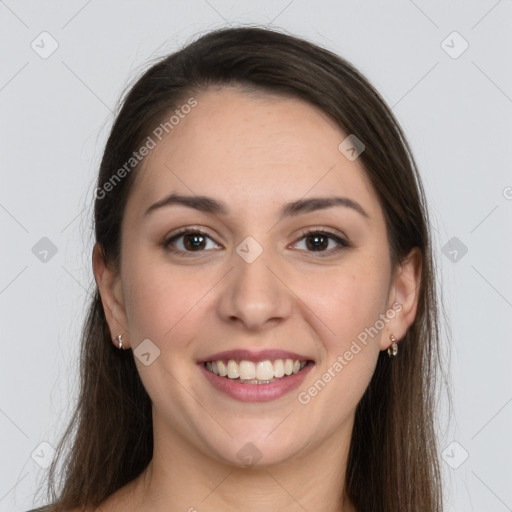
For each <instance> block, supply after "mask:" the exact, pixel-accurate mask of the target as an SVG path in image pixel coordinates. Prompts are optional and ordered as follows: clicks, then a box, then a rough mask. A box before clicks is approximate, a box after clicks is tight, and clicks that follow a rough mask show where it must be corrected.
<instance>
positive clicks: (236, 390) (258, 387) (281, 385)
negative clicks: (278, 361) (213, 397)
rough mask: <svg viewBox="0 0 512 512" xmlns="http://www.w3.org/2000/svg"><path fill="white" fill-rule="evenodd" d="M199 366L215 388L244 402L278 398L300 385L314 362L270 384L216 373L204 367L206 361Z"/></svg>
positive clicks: (267, 400) (266, 400)
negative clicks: (242, 380) (247, 381)
mask: <svg viewBox="0 0 512 512" xmlns="http://www.w3.org/2000/svg"><path fill="white" fill-rule="evenodd" d="M199 367H200V369H201V370H202V372H203V374H204V375H205V377H206V378H207V379H208V381H209V382H210V383H211V384H212V386H213V387H214V388H216V389H218V390H219V391H222V392H223V393H225V394H226V395H228V396H230V397H231V398H234V399H236V400H240V401H242V402H269V401H271V400H277V399H278V398H281V397H282V396H284V395H286V394H287V393H289V392H290V391H293V390H294V389H296V388H297V387H299V385H300V384H301V383H302V381H303V380H304V378H305V377H306V375H307V373H308V372H309V370H311V368H312V367H313V364H312V363H311V362H308V364H307V365H306V366H305V367H304V368H303V369H302V370H301V371H300V372H299V373H293V374H292V375H289V376H287V377H282V378H280V379H279V380H276V381H275V382H270V383H269V384H242V383H241V382H240V381H237V380H233V379H228V378H227V377H220V376H218V375H215V373H212V372H210V371H208V370H207V369H206V368H205V367H204V363H200V364H199Z"/></svg>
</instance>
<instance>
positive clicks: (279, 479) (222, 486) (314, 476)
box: [120, 418, 356, 512]
mask: <svg viewBox="0 0 512 512" xmlns="http://www.w3.org/2000/svg"><path fill="white" fill-rule="evenodd" d="M352 425H353V418H351V421H350V422H347V424H346V425H344V428H343V429H341V431H340V432H336V433H335V434H333V435H332V436H331V437H330V438H329V439H327V440H323V441H322V443H321V444H319V445H316V446H312V445H313V442H311V443H310V444H309V445H308V446H307V447H306V448H305V449H304V450H302V452H301V453H298V454H297V455H296V456H294V457H293V458H291V459H290V460H287V461H285V462H282V463H280V464H275V465H271V466H266V467H257V466H255V467H250V468H239V467H235V466H232V465H229V464H226V463H224V462H221V461H219V460H217V459H213V458H211V457H208V456H206V455H205V454H204V453H202V452H200V451H198V450H196V449H194V448H193V447H191V446H190V445H189V444H188V443H187V442H186V441H185V440H184V439H183V438H180V436H178V435H176V433H174V435H170V433H169V431H168V430H165V429H163V428H162V429H160V428H158V426H157V425H155V424H154V429H155V430H154V456H153V459H152V461H151V463H150V464H149V466H148V467H147V468H146V470H145V471H144V472H143V473H142V474H141V475H140V477H138V478H137V480H136V481H134V482H133V484H131V485H130V492H129V497H128V496H126V502H125V503H123V504H122V507H121V508H120V510H121V509H122V510H131V508H130V507H129V506H126V505H128V504H130V506H134V508H133V509H134V510H135V509H136V510H138V511H146V510H148V511H149V510H151V511H153V512H157V511H158V512H160V511H162V512H163V511H169V510H173V511H174V510H177V511H183V512H210V511H212V512H213V511H218V510H223V511H226V512H234V511H237V512H238V511H240V510H244V511H246V512H257V511H258V512H259V511H261V510H286V511H287V512H288V511H289V512H295V511H297V512H304V510H307V511H308V512H356V511H355V508H354V507H353V505H352V504H351V503H349V502H348V501H347V500H346V499H345V498H344V491H343V490H344V481H345V472H346V466H347V459H348V451H349V447H350V436H351V431H352ZM135 504H136V505H135Z"/></svg>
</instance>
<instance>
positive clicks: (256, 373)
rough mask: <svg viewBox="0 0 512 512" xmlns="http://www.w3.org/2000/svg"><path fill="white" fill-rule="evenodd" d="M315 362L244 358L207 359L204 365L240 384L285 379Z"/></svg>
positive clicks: (220, 375) (266, 382)
mask: <svg viewBox="0 0 512 512" xmlns="http://www.w3.org/2000/svg"><path fill="white" fill-rule="evenodd" d="M308 363H309V364H313V361H309V360H305V361H300V360H298V359H274V360H270V359H267V360H265V361H258V362H257V363H254V362H252V361H247V360H244V359H242V360H241V361H236V360H234V359H229V360H227V361H224V360H218V361H205V362H204V367H205V368H206V370H207V371H209V372H211V373H213V374H215V375H217V376H218V377H224V378H226V379H230V380H234V381H237V382H239V383H240V384H270V383H271V382H277V381H279V380H281V379H285V378H287V377H289V376H290V375H294V374H297V373H299V372H300V371H302V370H303V369H304V368H305V367H306V365H308Z"/></svg>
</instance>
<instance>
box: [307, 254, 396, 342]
mask: <svg viewBox="0 0 512 512" xmlns="http://www.w3.org/2000/svg"><path fill="white" fill-rule="evenodd" d="M388 276H389V269H387V268H386V267H385V265H382V264H380V265H378V264H376V262H371V263H368V264H363V262H362V260H361V263H357V264H352V265H350V264H347V265H346V266H344V267H340V268H337V269H333V270H332V271H331V272H328V273H325V274H322V275H318V274H317V275H315V276H314V278H311V279H309V280H308V283H305V284H306V286H305V287H304V288H303V290H304V293H303V296H304V297H308V299H307V301H308V306H309V307H310V308H311V309H312V310H313V311H314V312H315V314H316V316H317V323H318V322H320V321H323V322H324V324H325V329H326V330H327V332H329V333H330V336H329V345H333V346H334V347H335V348H343V347H344V346H345V345H346V344H347V343H348V344H350V342H351V341H352V340H353V339H354V338H357V336H358V335H359V334H360V333H361V332H364V331H365V329H367V328H369V327H371V326H373V325H374V324H375V322H376V321H378V319H379V315H380V314H382V313H384V312H385V308H386V304H387V301H388V293H389V279H388Z"/></svg>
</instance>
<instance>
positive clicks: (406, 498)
mask: <svg viewBox="0 0 512 512" xmlns="http://www.w3.org/2000/svg"><path fill="white" fill-rule="evenodd" d="M228 85H239V86H242V87H245V88H248V89H252V90H259V91H261V92H263V93H264V92H268V93H273V94H284V95H288V96H291V97H296V98H301V99H302V100H304V101H306V102H308V103H310V104H312V105H315V106H316V107H319V108H320V109H321V110H322V111H324V112H325V113H327V114H328V115H330V116H331V117H332V118H333V119H334V120H335V121H336V122H337V123H338V125H339V126H340V128H341V129H342V130H343V131H344V132H345V133H346V134H355V135H356V136H357V137H358V138H359V139H360V140H361V141H363V142H364V144H365V146H366V148H365V150H364V152H363V153H362V154H361V155H360V157H359V158H360V161H361V162H362V164H363V166H364V168H365V170H366V173H367V175H368V177H369V179H370V180H371V182H372V183H373V186H374V188H375V190H376V192H377V194H378V197H379V200H380V202H381V205H382V208H383V211H384V214H385V219H386V223H387V229H388V238H389V245H390V252H391V258H392V262H393V265H395V268H396V265H398V264H399V263H400V262H401V260H402V259H403V258H404V257H405V256H406V255H407V254H408V253H409V251H410V250H411V249H412V248H414V247H418V248H419V250H420V251H421V253H422V255H423V266H422V275H421V287H420V294H419V304H418V310H417V315H416V318H415V321H414V323H413V324H412V325H411V327H410V328H409V330H408V332H407V334H406V336H405V337H404V338H403V339H402V340H401V342H400V351H399V354H398V356H397V357H396V358H395V359H393V360H391V359H389V358H388V355H387V354H386V353H385V352H381V353H380V355H379V358H378V362H377V367H376V370H375V373H374V375H373V377H372V379H371V382H370V384H369V386H368V388H367V390H366V392H365V394H364V396H363V398H362V399H361V401H360V403H359V404H358V406H357V410H356V417H355V424H354V429H353V434H352V440H351V446H350V453H349V459H348V467H347V477H346V492H347V495H348V497H349V498H350V500H351V501H352V502H353V503H354V505H355V506H356V508H357V509H358V511H360V512H373V511H375V512H377V511H378V512H397V511H425V512H427V511H428V512H438V511H440V510H442V486H441V475H440V467H439V459H438V455H439V454H438V449H437V441H436V428H435V427H436V422H435V416H434V414H435V406H436V397H437V392H436V390H437V387H436V382H437V377H438V376H439V371H438V370H439V369H440V368H441V358H440V355H439V350H440V347H439V345H438V344H439V334H440V328H439V321H440V315H439V307H438V298H437V293H436V284H435V272H434V262H433V257H432V247H431V236H430V232H429V221H428V213H427V207H426V203H425V195H424V191H423V187H422V185H421V181H420V178H419V175H418V171H417V167H416V163H415V161H414V158H413V156H412V153H411V150H410V147H409V145H408V143H407V141H406V139H405V137H404V134H403V132H402V130H401V128H400V126H399V125H398V123H397V121H396V120H395V118H394V116H393V114H392V112H391V110H390V109H389V108H388V107H387V106H386V104H385V102H384V101H383V99H382V98H381V97H380V95H379V94H378V93H377V91H376V90H375V89H374V88H373V87H372V85H371V84H370V83H369V82H368V80H367V79H366V78H365V77H363V76H362V75H361V74H360V73H359V72H358V71H357V70H356V69H355V68H354V67H353V66H352V65H351V64H350V63H348V62H347V61H346V60H344V59H342V58H340V57H339V56H337V55H335V54H333V53H331V52H330V51H328V50H326V49H323V48H320V47H318V46H316V45H314V44H312V43H310V42H307V41H305V40H303V39H299V38H296V37H293V36H290V35H287V34H284V33H282V32H279V31H274V30H269V29H263V28H255V27H243V28H242V27H239V28H228V29H221V30H216V31H213V32H210V33H208V34H206V35H204V36H202V37H200V38H199V39H197V40H196V41H194V42H193V43H191V44H189V45H188V46H186V47H184V48H183V49H181V50H180V51H177V52H175V53H173V54H171V55H169V56H167V57H165V58H163V59H161V60H160V61H159V62H157V63H156V64H154V65H152V66H151V67H150V68H149V69H148V70H147V71H146V72H145V73H144V74H143V76H142V77H141V78H140V79H139V80H138V81H137V82H136V83H135V84H134V85H133V86H132V87H131V89H130V90H129V91H128V94H127V95H126V96H125V97H124V99H123V101H122V104H121V108H120V111H119V113H118V115H117V118H116V120H115V122H114V125H113V128H112V130H111V133H110V136H109V139H108V142H107V144H106V147H105V151H104V155H103V159H102V162H101V166H100V170H99V176H98V181H97V187H98V188H97V189H96V190H97V193H96V194H95V197H96V198H95V208H94V222H95V235H96V242H97V243H99V244H100V246H101V248H102V251H103V254H104V257H105V261H106V262H107V264H108V265H111V266H112V267H113V268H116V266H117V265H118V264H119V261H120V259H119V258H120V253H119V252H120V235H121V229H120V228H121V221H122V218H123V213H124V209H125V204H126V201H127V198H128V195H129V193H130V189H131V186H132V183H133V178H134V175H135V173H136V171H137V168H138V167H139V166H137V165H136V166H134V168H133V169H132V170H130V172H128V173H125V174H126V176H123V179H121V180H117V181H116V183H115V186H112V187H105V186H104V185H105V184H106V183H107V182H108V181H109V180H112V179H113V176H114V175H115V174H116V173H118V171H119V169H120V168H122V167H123V165H125V164H126V162H128V161H129V160H130V158H131V157H132V155H133V153H134V152H135V151H137V150H138V149H139V148H140V147H141V145H142V144H143V143H144V140H146V139H147V137H148V135H149V134H150V133H152V130H153V129H154V128H155V126H158V124H159V123H160V122H161V121H162V120H163V119H165V118H166V116H167V117H168V116H169V115H170V113H172V112H173V111H174V110H175V109H176V108H177V107H178V106H179V105H180V103H181V102H183V101H186V98H188V97H190V96H193V95H194V94H198V93H200V92H202V91H205V90H206V89H208V88H210V87H222V86H228ZM117 175H118V176H119V173H118V174H117ZM111 183H113V182H112V181H111ZM107 189H108V191H106V190H107ZM81 346H82V352H81V367H80V372H81V373H80V392H79V396H78V402H77V405H76V410H75V412H74V415H73V417H72V420H71V423H70V424H69V427H68V428H67V431H66V432H65V435H64V436H63V438H62V440H61V442H60V444H59V446H58V450H57V454H58V457H57V458H56V459H55V461H54V462H53V464H52V466H51V468H50V472H49V491H48V494H49V499H50V502H51V503H53V504H54V506H55V507H56V509H57V510H67V509H70V508H73V507H77V506H87V505H88V506H97V505H98V504H99V503H101V502H102V501H103V500H105V499H106V498H107V497H108V496H109V495H111V494H112V493H114V492H115V491H116V490H117V489H119V488H120V487H122V486H123V485H125V484H126V483H128V482H130V481H131V480H133V479H134V478H136V477H137V476H138V475H139V474H140V473H141V472H142V471H143V470H144V469H145V468H146V466H147V465H148V463H149V462H150V460H151V458H152V454H153V453H152V452H153V432H152V418H151V401H150V398H149V396H148V394H147V393H146V391H145V389H144V387H143V385H142V382H141V380H140V378H139V375H138V372H137V369H136V366H135V363H134V360H133V354H132V353H131V351H117V350H116V349H115V348H114V347H113V344H112V341H111V334H110V332H109V328H108V326H107V322H106V319H105V313H104V311H103V307H102V303H101V300H100V296H99V293H98V290H97V289H96V291H95V294H94V296H93V298H92V301H91V304H90V307H89V310H88V314H87V318H86V321H85V326H84V329H83V338H82V345H81ZM119 425H122V428H119ZM340 492H341V490H340Z"/></svg>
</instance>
